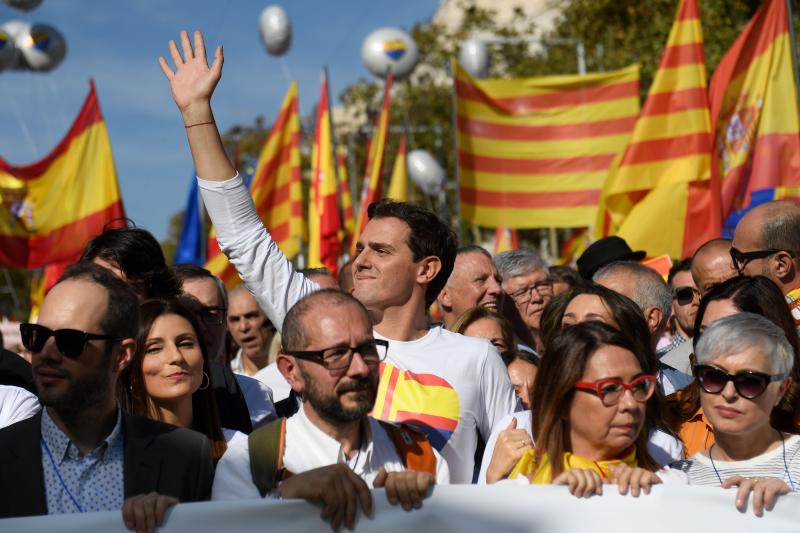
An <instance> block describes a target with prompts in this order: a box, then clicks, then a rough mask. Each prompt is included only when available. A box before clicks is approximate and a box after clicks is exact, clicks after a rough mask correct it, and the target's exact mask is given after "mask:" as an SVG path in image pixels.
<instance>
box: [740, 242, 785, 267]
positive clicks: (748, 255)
mask: <svg viewBox="0 0 800 533" xmlns="http://www.w3.org/2000/svg"><path fill="white" fill-rule="evenodd" d="M778 252H786V253H787V254H789V255H790V256H792V257H795V254H794V253H793V252H790V251H789V250H779V249H777V248H766V249H764V250H753V251H752V252H742V251H741V250H737V249H736V248H734V247H731V259H733V266H734V267H736V270H741V269H743V268H744V266H745V265H746V264H747V263H748V262H750V261H752V260H753V259H763V258H765V257H769V256H771V255H775V254H777V253H778Z"/></svg>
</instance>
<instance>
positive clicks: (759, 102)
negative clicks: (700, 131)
mask: <svg viewBox="0 0 800 533" xmlns="http://www.w3.org/2000/svg"><path fill="white" fill-rule="evenodd" d="M789 24H790V21H789V17H788V15H787V10H786V2H785V1H784V0H767V1H765V2H764V4H763V5H762V6H761V8H759V10H758V11H757V12H756V14H755V16H753V18H752V19H751V20H750V22H749V23H748V24H747V26H746V27H745V29H744V31H742V33H741V35H739V37H738V38H737V39H736V42H734V43H733V46H732V47H731V48H730V50H728V53H727V54H725V57H724V58H722V61H721V62H720V64H719V65H718V66H717V70H716V71H715V72H714V76H713V78H712V79H711V91H710V95H711V119H712V123H713V124H714V159H713V183H714V186H715V187H716V190H717V191H718V192H719V194H720V198H721V206H720V211H721V216H722V220H723V221H724V225H725V229H726V230H727V231H729V232H733V230H734V228H735V226H736V222H737V221H738V219H739V218H741V216H742V215H743V214H744V213H745V212H746V211H747V210H748V209H749V208H751V207H753V205H754V201H755V200H756V199H757V198H758V197H759V196H761V195H762V194H764V193H769V194H774V191H768V190H770V189H774V188H778V187H797V186H800V120H799V119H798V108H797V87H796V84H795V79H794V71H793V66H792V52H791V47H790V36H789Z"/></svg>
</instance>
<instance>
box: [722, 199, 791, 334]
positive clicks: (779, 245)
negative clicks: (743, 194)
mask: <svg viewBox="0 0 800 533" xmlns="http://www.w3.org/2000/svg"><path fill="white" fill-rule="evenodd" d="M731 259H732V261H733V265H734V266H735V267H736V270H737V271H738V272H739V273H740V274H744V275H747V276H759V275H760V276H766V277H768V278H769V279H771V280H772V281H774V282H775V284H776V285H777V286H778V287H779V288H780V289H781V291H782V292H783V294H784V295H785V296H786V302H787V303H788V304H789V308H790V309H791V311H792V316H793V317H794V321H795V325H796V326H797V327H798V330H800V204H797V203H796V202H794V201H791V200H776V201H774V202H767V203H764V204H761V205H758V206H756V207H754V208H753V209H751V210H750V211H748V212H747V214H746V215H745V216H744V217H742V219H741V220H740V221H739V224H738V225H737V226H736V232H735V233H734V235H733V245H732V246H731Z"/></svg>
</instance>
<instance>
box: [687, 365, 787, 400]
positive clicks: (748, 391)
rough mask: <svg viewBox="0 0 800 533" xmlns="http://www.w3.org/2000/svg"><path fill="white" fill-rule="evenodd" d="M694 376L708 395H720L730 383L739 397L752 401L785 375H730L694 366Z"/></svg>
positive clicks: (706, 366) (702, 366)
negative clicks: (730, 382)
mask: <svg viewBox="0 0 800 533" xmlns="http://www.w3.org/2000/svg"><path fill="white" fill-rule="evenodd" d="M694 376H695V378H697V382H698V383H699V384H700V387H701V388H702V389H703V390H704V391H706V392H707V393H709V394H720V393H721V392H722V389H724V388H725V385H727V384H728V382H729V381H732V382H733V386H734V387H735V388H736V392H737V393H738V394H739V396H741V397H742V398H747V399H748V400H754V399H756V398H758V397H759V396H761V395H762V394H764V391H765V390H767V387H768V386H769V384H770V383H772V382H773V381H781V380H782V379H785V378H786V374H775V375H770V374H766V373H764V372H751V371H749V370H746V371H744V372H738V373H736V374H734V375H731V374H728V373H727V372H725V371H724V370H721V369H719V368H717V367H715V366H711V365H696V366H695V367H694Z"/></svg>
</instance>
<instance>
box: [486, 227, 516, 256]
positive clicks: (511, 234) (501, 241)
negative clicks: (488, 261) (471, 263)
mask: <svg viewBox="0 0 800 533" xmlns="http://www.w3.org/2000/svg"><path fill="white" fill-rule="evenodd" d="M517 248H519V233H518V232H517V230H515V229H511V228H495V230H494V250H492V255H497V254H501V253H503V252H510V251H511V250H516V249H517Z"/></svg>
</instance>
